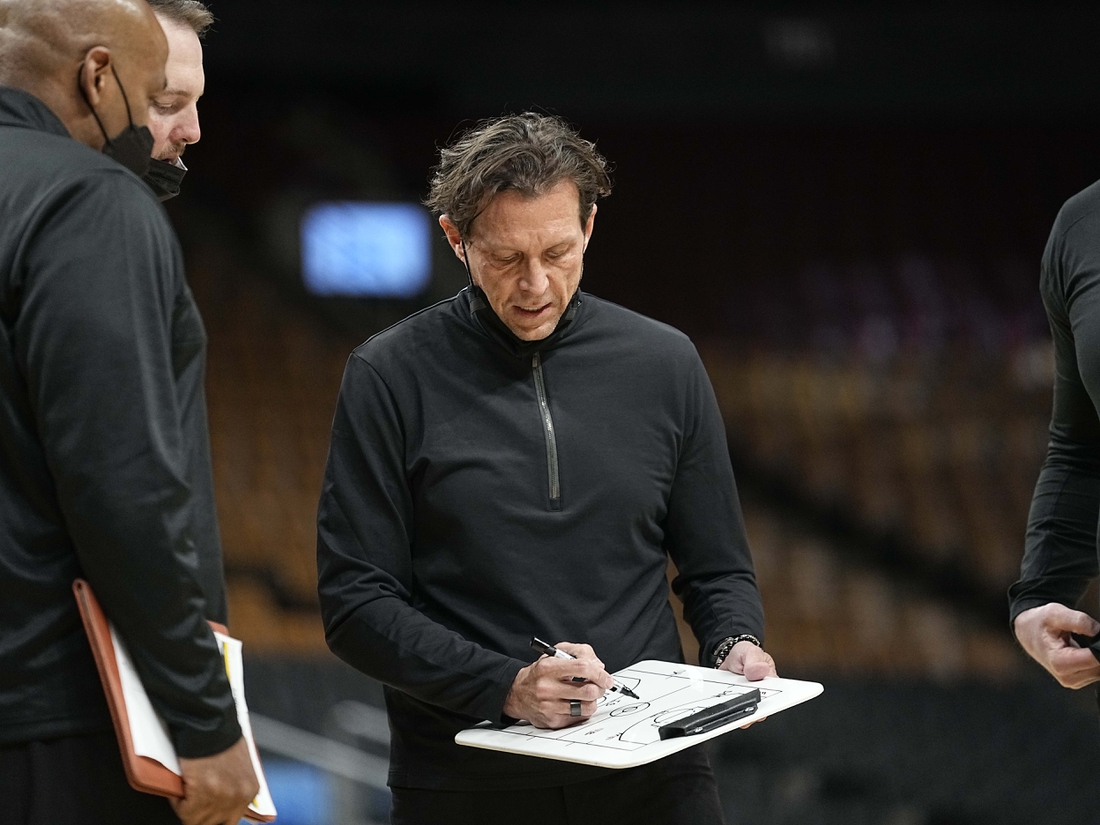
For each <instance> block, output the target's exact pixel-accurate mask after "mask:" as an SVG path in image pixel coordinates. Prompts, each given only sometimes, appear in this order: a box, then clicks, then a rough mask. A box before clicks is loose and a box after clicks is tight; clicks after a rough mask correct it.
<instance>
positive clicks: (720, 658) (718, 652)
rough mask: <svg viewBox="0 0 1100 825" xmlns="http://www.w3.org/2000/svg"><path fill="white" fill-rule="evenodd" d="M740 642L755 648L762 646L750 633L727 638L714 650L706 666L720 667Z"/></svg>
mask: <svg viewBox="0 0 1100 825" xmlns="http://www.w3.org/2000/svg"><path fill="white" fill-rule="evenodd" d="M741 642H748V643H749V644H751V645H754V646H756V647H763V645H761V644H760V640H759V639H758V638H756V637H755V636H753V635H752V634H751V633H742V634H740V635H738V636H727V637H726V638H724V639H723V640H722V641H720V642H719V643H718V645H717V646H716V647H715V648H714V652H713V653H712V654H711V660H710V662H709V663H708V664H709V665H710V666H711V667H715V668H718V667H721V666H722V663H723V662H725V661H726V657H727V656H729V655H730V651H732V650H733V649H734V647H736V646H737V645H738V644H740V643H741Z"/></svg>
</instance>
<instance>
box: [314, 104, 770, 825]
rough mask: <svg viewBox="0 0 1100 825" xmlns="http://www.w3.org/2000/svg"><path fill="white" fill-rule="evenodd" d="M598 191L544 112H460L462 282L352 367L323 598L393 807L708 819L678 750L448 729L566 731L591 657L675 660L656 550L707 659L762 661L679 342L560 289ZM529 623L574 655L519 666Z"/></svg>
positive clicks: (732, 519)
mask: <svg viewBox="0 0 1100 825" xmlns="http://www.w3.org/2000/svg"><path fill="white" fill-rule="evenodd" d="M609 189H610V185H609V181H608V177H607V174H606V171H605V164H604V161H603V158H601V157H600V156H599V154H598V153H597V152H596V151H595V147H594V146H593V145H592V144H590V143H588V142H587V141H584V140H582V139H581V138H580V137H579V136H578V135H577V134H576V133H575V132H574V131H573V130H572V129H570V128H569V127H568V126H567V125H566V124H564V123H563V122H561V121H560V120H558V119H556V118H550V117H542V116H538V115H531V114H527V115H521V116H512V117H506V118H501V119H499V120H496V121H490V122H487V123H485V124H482V125H480V126H479V127H477V128H475V129H474V130H473V131H471V132H470V133H469V134H467V135H466V136H464V137H463V138H461V139H460V140H459V141H458V142H457V143H456V144H454V145H453V146H452V147H450V148H448V149H445V150H444V151H443V153H442V160H441V163H440V165H439V167H438V169H437V172H436V175H435V179H434V181H433V186H432V194H431V197H430V201H429V202H430V204H431V205H432V206H433V207H434V208H436V209H437V211H439V212H440V213H442V214H441V218H440V223H441V225H442V226H443V229H444V231H445V232H446V234H447V237H448V240H449V241H450V243H451V245H452V247H453V248H454V251H455V254H456V255H458V257H459V258H460V259H461V260H463V261H464V262H465V264H466V266H467V268H468V271H469V273H470V278H471V284H470V287H469V288H468V289H466V290H463V291H462V292H461V293H460V294H459V295H458V296H456V297H455V298H453V299H451V300H449V301H445V302H443V303H441V304H438V305H436V306H434V307H431V308H429V309H426V310H424V311H423V312H420V313H417V314H416V315H414V316H412V317H410V318H408V319H406V320H405V321H403V322H401V323H400V324H397V325H396V326H394V327H392V328H391V329H389V330H387V331H385V332H382V333H380V334H379V335H376V336H375V337H374V338H372V339H370V340H369V341H367V342H366V343H365V344H363V345H362V346H360V347H359V348H358V349H357V350H356V351H355V352H354V354H353V355H352V356H351V358H350V360H349V362H348V366H347V370H346V372H345V376H344V383H343V386H342V388H341V392H340V398H339V402H338V405H337V410H336V415H335V418H334V421H333V429H332V444H331V448H330V453H329V462H328V467H327V471H326V477H325V481H324V486H323V490H322V494H321V503H320V512H319V539H318V572H319V591H320V595H321V603H322V610H323V614H324V620H325V626H326V632H327V639H328V643H329V646H330V647H331V648H332V650H333V651H334V652H336V653H337V654H338V655H339V656H341V657H342V658H344V659H345V660H346V661H348V662H349V663H351V664H352V665H353V666H355V667H357V668H359V669H360V670H362V671H363V672H365V673H367V674H370V675H371V676H374V677H375V678H377V679H379V680H380V681H382V682H383V683H384V684H385V685H386V703H387V708H388V711H389V715H390V721H391V729H392V734H393V736H392V745H391V769H390V785H391V787H392V788H393V798H394V803H393V804H394V807H393V821H394V822H395V823H399V824H403V823H414V822H415V823H429V822H451V823H455V822H478V823H498V822H501V823H503V822H509V823H510V822H512V821H513V820H515V819H516V818H517V816H518V817H519V818H521V819H522V820H523V821H525V822H539V823H541V822H554V823H566V822H569V823H572V822H577V823H580V822H584V823H589V822H598V821H609V820H612V819H614V820H615V821H638V822H662V823H680V822H684V823H687V822H691V823H715V822H720V821H721V810H720V806H719V803H718V798H717V793H716V791H715V785H714V779H713V776H712V775H711V772H710V767H709V765H708V764H707V761H706V756H705V753H704V752H703V751H702V750H701V749H699V748H692V749H689V750H687V751H684V752H682V753H681V754H678V755H676V756H674V757H669V758H668V759H664V760H660V761H659V762H656V763H653V764H651V765H647V766H643V767H640V768H634V769H631V770H626V771H607V770H603V769H598V768H591V767H586V766H580V765H574V764H567V763H562V762H552V761H545V760H538V759H532V758H528V757H521V756H514V755H508V754H501V753H493V752H488V751H478V750H470V749H465V748H460V747H458V746H457V745H455V743H454V741H453V739H454V735H455V733H457V732H458V731H459V730H461V729H462V728H464V727H469V726H470V725H472V724H475V723H477V722H479V721H481V720H484V719H489V720H493V721H495V722H502V721H507V720H508V719H526V720H528V721H530V722H531V723H532V724H534V725H536V726H539V727H544V728H560V727H564V726H566V725H569V724H572V723H575V722H577V721H579V720H580V719H583V718H586V717H588V716H590V715H591V714H592V713H593V712H594V710H595V708H596V702H597V700H598V699H599V697H600V695H601V694H602V693H603V691H604V690H605V689H606V688H608V687H610V685H611V681H610V677H609V675H608V674H609V672H612V671H615V670H618V669H620V668H623V667H625V666H627V665H630V664H632V663H634V662H637V661H640V660H643V659H650V658H652V659H664V660H672V661H678V660H682V656H683V654H682V652H681V649H680V642H679V636H678V634H677V628H676V622H675V619H674V617H673V613H672V610H671V608H670V605H669V603H668V585H667V582H666V579H665V570H666V566H667V561H668V557H669V556H671V558H672V559H673V561H674V562H675V563H676V566H677V569H678V572H679V575H678V577H677V579H676V580H675V581H674V582H673V589H674V590H675V591H676V592H677V593H678V594H679V595H680V596H681V598H682V599H683V601H684V610H685V614H686V616H687V618H688V621H689V622H690V623H691V625H692V628H693V630H694V631H695V633H696V635H697V636H698V638H699V639H700V642H701V644H702V660H703V663H704V664H710V665H713V666H721V667H724V668H726V669H729V670H733V671H735V672H743V673H745V675H746V676H748V677H749V678H750V679H759V678H763V677H764V676H766V675H774V673H775V669H774V665H773V663H772V661H771V658H770V657H769V656H768V655H767V654H766V653H764V651H763V650H762V649H761V647H760V638H761V636H762V630H763V612H762V609H761V604H760V597H759V592H758V590H757V586H756V581H755V577H754V575H753V570H752V562H751V559H750V556H749V550H748V546H747V543H746V540H745V534H744V527H743V524H742V519H741V514H740V509H739V505H738V501H737V494H736V490H735V487H734V481H733V474H732V471H731V468H730V464H729V454H728V451H727V447H726V441H725V435H724V430H723V425H722V420H721V417H720V414H719V412H718V408H717V404H716V402H715V399H714V394H713V391H712V390H711V387H710V383H709V381H708V379H707V376H706V373H705V372H704V370H703V366H702V364H701V362H700V360H699V357H698V355H697V354H696V352H695V349H694V347H693V346H692V345H691V342H690V341H689V340H688V339H687V338H686V337H685V336H684V335H682V334H681V333H679V332H677V331H675V330H673V329H671V328H669V327H666V326H664V325H663V324H659V323H657V322H655V321H651V320H649V319H647V318H644V317H642V316H639V315H637V314H635V313H632V312H629V311H628V310H625V309H622V308H620V307H618V306H615V305H613V304H610V303H608V302H605V301H601V300H599V299H597V298H594V297H592V296H590V295H585V294H583V293H581V292H580V291H579V289H578V285H579V282H580V278H581V270H582V260H583V254H584V250H585V248H586V246H587V244H588V241H589V239H590V238H591V235H592V228H593V224H594V220H595V213H596V206H595V201H596V199H597V197H599V196H600V195H604V194H607V193H608V192H609ZM535 635H537V636H542V637H545V638H548V639H550V640H551V641H557V640H570V641H565V642H560V643H559V647H561V648H564V649H565V650H566V651H567V652H569V653H571V654H573V655H574V656H576V657H577V658H576V660H562V659H558V658H545V657H544V658H540V659H538V660H537V661H535V662H533V663H531V660H532V658H534V654H532V653H531V651H530V649H529V647H528V643H529V641H530V639H531V637H532V636H535ZM597 654H598V658H597ZM605 663H606V664H605ZM577 678H579V679H582V680H583V681H582V682H576V681H574V679H577ZM535 789H537V790H535ZM518 812H522V813H518Z"/></svg>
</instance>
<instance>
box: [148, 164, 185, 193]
mask: <svg viewBox="0 0 1100 825" xmlns="http://www.w3.org/2000/svg"><path fill="white" fill-rule="evenodd" d="M186 174H187V167H186V166H184V165H183V161H182V160H180V159H179V158H176V162H175V163H169V162H168V161H166V160H157V159H156V158H153V159H152V160H151V161H149V171H148V172H146V173H145V176H144V177H142V180H143V181H145V182H146V183H147V184H148V185H149V188H150V189H152V190H153V194H154V195H156V196H157V200H158V201H160V202H161V203H164V202H165V201H166V200H171V199H172V198H174V197H175V196H176V195H178V194H179V193H180V184H181V183H182V182H183V176H184V175H186Z"/></svg>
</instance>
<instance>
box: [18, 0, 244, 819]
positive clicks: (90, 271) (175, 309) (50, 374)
mask: <svg viewBox="0 0 1100 825" xmlns="http://www.w3.org/2000/svg"><path fill="white" fill-rule="evenodd" d="M166 53H167V44H166V41H165V38H164V34H163V32H162V31H161V28H160V25H159V24H158V23H157V20H156V18H155V17H154V16H153V13H152V11H151V10H150V9H149V7H148V6H147V5H146V3H145V2H144V0H4V1H3V2H0V332H2V334H0V798H2V799H3V806H4V816H5V821H14V822H20V823H22V822H27V823H39V822H42V823H45V822H78V821H79V822H84V821H87V822H136V821H142V822H178V821H179V819H182V820H183V821H184V822H186V823H193V822H194V823H198V822H206V823H213V822H219V823H220V822H233V823H236V822H237V821H238V819H239V817H240V816H241V815H242V813H243V811H244V809H245V807H246V806H247V804H248V802H249V801H250V800H251V798H252V796H253V795H254V794H255V792H256V787H257V786H256V779H255V776H254V775H253V772H252V768H251V763H250V760H249V757H248V752H247V748H246V746H245V743H244V741H243V740H242V738H241V731H240V728H239V726H238V724H237V720H236V711H235V708H234V704H233V699H232V695H231V693H230V690H229V685H228V683H227V679H226V674H225V670H224V666H223V665H222V662H221V659H220V656H219V654H218V650H217V647H216V645H215V642H214V639H213V637H212V635H211V632H210V629H209V626H208V625H207V624H206V622H205V620H204V611H207V610H209V611H210V612H211V615H212V616H213V617H214V618H221V619H224V610H225V605H224V595H223V592H222V585H221V575H222V574H221V569H220V549H219V546H218V534H217V526H216V521H215V515H214V506H213V493H212V484H211V472H210V463H209V446H208V435H207V429H206V419H205V409H204V400H203V390H202V382H203V369H204V365H203V361H204V353H205V335H204V332H203V328H202V324H201V321H200V319H199V317H198V313H197V311H196V308H195V305H194V302H193V300H192V298H191V295H190V292H189V290H188V288H187V286H186V283H185V282H184V278H183V267H182V261H181V256H180V251H179V247H178V244H177V242H176V239H175V236H174V235H173V233H172V230H171V227H170V226H169V225H168V222H167V219H166V217H165V215H164V213H163V211H162V210H161V208H160V207H159V205H158V204H157V202H156V200H155V198H154V197H153V195H152V193H151V192H150V191H149V189H148V188H147V187H146V186H145V185H144V184H142V182H141V180H140V177H139V176H140V175H141V174H142V173H143V172H144V170H145V167H146V166H147V164H148V161H149V155H150V150H151V149H152V138H151V135H149V133H148V130H147V129H146V128H145V127H144V124H145V121H146V118H147V111H148V106H149V103H150V101H151V100H152V99H153V98H154V97H155V96H156V95H157V94H158V93H159V92H160V91H161V90H162V89H163V88H164V63H165V56H166ZM78 576H84V577H85V578H87V579H88V580H89V581H90V582H91V584H92V586H93V588H94V589H95V591H96V592H97V594H98V596H99V599H100V602H101V603H102V605H103V607H104V609H105V611H106V613H107V614H108V617H109V618H110V619H111V620H112V621H113V622H114V624H115V625H116V627H117V629H118V631H119V634H120V635H121V637H122V639H123V640H124V641H125V642H126V644H127V646H128V647H129V650H130V653H131V655H132V658H133V660H134V663H135V665H136V667H137V669H138V672H139V674H140V675H141V678H142V680H143V682H144V684H145V686H146V688H147V690H148V692H149V695H150V698H151V700H152V702H153V704H154V706H155V707H156V709H157V710H158V711H159V713H160V714H161V716H162V717H163V718H164V719H165V721H166V722H167V725H168V728H169V732H170V735H171V737H172V739H173V741H174V744H175V747H176V750H177V752H178V754H179V756H180V757H181V759H180V763H181V768H182V774H183V779H184V784H185V792H186V797H185V799H184V800H183V801H182V802H176V803H173V804H174V809H175V813H173V807H170V806H169V804H168V803H167V802H166V801H165V800H164V799H161V798H159V797H152V796H148V795H145V794H139V793H137V792H135V791H132V790H131V789H130V788H129V786H128V785H127V783H126V780H125V777H124V776H123V773H122V766H121V760H120V758H119V753H118V745H117V743H116V742H115V740H114V736H113V733H112V730H111V720H110V718H109V715H108V712H107V707H106V703H105V701H104V697H103V692H102V689H101V687H100V685H99V680H98V678H97V674H96V669H95V665H94V663H93V661H92V656H91V651H90V649H89V645H88V642H87V639H86V638H85V636H84V633H83V631H82V628H81V624H80V620H79V617H78V614H77V610H76V604H75V601H74V598H73V594H72V591H71V585H72V582H73V579H74V578H76V577H78ZM207 596H210V597H211V598H212V599H213V600H214V601H213V602H212V603H211V604H208V603H207V599H206V597H207ZM219 599H220V600H221V601H220V602H219ZM177 815H178V818H177Z"/></svg>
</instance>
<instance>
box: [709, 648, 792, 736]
mask: <svg viewBox="0 0 1100 825" xmlns="http://www.w3.org/2000/svg"><path fill="white" fill-rule="evenodd" d="M718 669H719V670H728V671H729V672H730V673H737V674H739V675H742V676H744V677H745V678H746V679H748V680H749V681H750V682H759V681H760V680H761V679H764V678H766V677H768V676H778V675H779V674H778V673H776V672H775V660H774V659H773V658H772V657H771V656H770V655H769V654H768V653H767V652H766V651H765V650H763V649H762V648H759V647H757V646H756V645H754V644H753V643H752V642H738V643H737V644H735V645H734V646H733V650H731V651H730V653H729V656H727V657H726V660H725V661H724V662H722V666H721V667H720V668H718ZM764 719H767V717H766V716H765V717H764ZM764 719H757V720H756V722H763V721H764ZM756 722H749V723H748V724H747V725H742V726H741V728H742V730H744V729H745V728H751V727H752V726H753V725H755V724H756Z"/></svg>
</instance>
